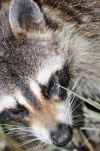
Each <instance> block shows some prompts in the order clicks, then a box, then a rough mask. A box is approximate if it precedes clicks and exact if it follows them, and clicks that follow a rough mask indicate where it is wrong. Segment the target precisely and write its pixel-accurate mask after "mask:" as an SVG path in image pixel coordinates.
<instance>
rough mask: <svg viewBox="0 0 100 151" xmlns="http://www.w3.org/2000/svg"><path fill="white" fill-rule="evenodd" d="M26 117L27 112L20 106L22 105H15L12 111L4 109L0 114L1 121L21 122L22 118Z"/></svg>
mask: <svg viewBox="0 0 100 151" xmlns="http://www.w3.org/2000/svg"><path fill="white" fill-rule="evenodd" d="M26 116H28V111H27V109H26V108H25V107H24V106H22V105H17V107H16V108H13V109H7V110H6V109H5V110H4V111H3V112H2V113H1V114H0V120H2V121H4V120H5V121H9V120H13V121H23V120H24V117H26Z"/></svg>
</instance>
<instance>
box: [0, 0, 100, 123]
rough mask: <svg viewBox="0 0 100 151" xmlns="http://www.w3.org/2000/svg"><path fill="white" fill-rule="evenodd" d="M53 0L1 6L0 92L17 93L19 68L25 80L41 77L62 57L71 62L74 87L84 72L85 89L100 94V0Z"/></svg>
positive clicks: (82, 86)
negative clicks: (6, 6) (40, 75)
mask: <svg viewBox="0 0 100 151" xmlns="http://www.w3.org/2000/svg"><path fill="white" fill-rule="evenodd" d="M50 2H51V1H45V0H44V1H42V2H41V1H40V3H41V5H42V8H40V6H41V5H40V6H39V4H37V3H35V2H34V1H32V0H22V1H21V0H12V1H11V3H10V9H9V11H8V10H7V9H6V8H5V9H4V7H3V9H4V11H3V9H1V11H0V33H1V35H0V96H5V95H14V94H15V91H16V90H17V88H18V87H17V85H16V83H15V81H14V77H13V74H16V75H18V77H21V78H23V79H24V81H25V83H28V82H29V79H31V80H34V81H38V80H37V79H38V78H37V77H38V74H39V72H41V71H42V69H44V68H46V69H48V68H49V67H50V65H51V64H52V68H53V67H54V66H55V64H56V62H57V58H59V60H60V61H61V67H62V68H63V67H64V66H66V68H68V72H69V73H68V74H69V75H70V82H69V88H72V85H71V83H72V81H73V82H74V83H75V82H76V80H77V79H78V78H79V77H81V80H80V83H79V85H80V90H79V93H80V94H81V95H82V94H84V93H85V94H86V95H89V96H90V95H96V96H97V97H98V98H100V18H99V17H100V10H99V7H100V4H99V2H98V1H97V0H89V1H87V2H86V0H84V1H81V0H80V1H78V4H77V1H74V2H75V3H74V2H73V1H70V2H67V1H66V0H65V1H63V2H62V3H60V0H59V3H56V2H55V3H54V1H53V0H52V3H50ZM85 2H86V4H85ZM22 6H23V7H22ZM53 6H54V7H55V8H53ZM60 6H62V7H60ZM75 6H77V7H75ZM79 6H80V7H79ZM29 8H30V9H31V10H30V9H29ZM64 8H65V9H64ZM79 8H80V9H82V11H81V10H80V9H79ZM25 9H26V10H27V11H26V10H25ZM69 10H70V11H69ZM68 11H69V12H70V13H69V12H68ZM22 12H24V13H25V14H24V15H25V18H24V19H25V20H23V19H22V18H21V15H22V14H21V13H22ZM74 13H75V15H74ZM28 17H29V18H28ZM19 18H20V19H19ZM27 19H28V20H27ZM52 60H55V62H53V61H52ZM60 61H59V62H60ZM59 64H60V63H59ZM53 72H54V71H52V73H51V76H52V75H53V74H55V73H53ZM55 72H56V71H55ZM43 78H45V77H43ZM48 80H49V79H48ZM28 84H29V83H28ZM39 84H41V83H39ZM99 101H100V99H99ZM51 119H52V118H51ZM51 121H52V120H51Z"/></svg>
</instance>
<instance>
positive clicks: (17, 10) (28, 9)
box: [9, 0, 45, 35]
mask: <svg viewBox="0 0 100 151" xmlns="http://www.w3.org/2000/svg"><path fill="white" fill-rule="evenodd" d="M9 23H10V26H11V29H12V31H13V33H14V35H16V34H17V35H18V34H20V33H27V32H32V31H36V30H42V29H43V27H44V26H45V20H44V15H43V12H42V11H41V9H40V8H39V6H38V4H37V3H36V2H34V1H33V0H12V2H11V7H10V11H9Z"/></svg>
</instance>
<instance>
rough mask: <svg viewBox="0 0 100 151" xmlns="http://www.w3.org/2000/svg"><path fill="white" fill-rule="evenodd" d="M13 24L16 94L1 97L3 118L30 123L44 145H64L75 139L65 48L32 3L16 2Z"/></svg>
mask: <svg viewBox="0 0 100 151" xmlns="http://www.w3.org/2000/svg"><path fill="white" fill-rule="evenodd" d="M9 24H10V28H11V30H12V33H13V34H14V38H15V41H16V42H14V39H13V40H12V39H11V41H12V43H13V46H14V47H13V48H11V49H9V52H10V53H9V55H8V56H9V57H8V69H9V71H8V72H9V73H10V79H11V80H12V81H11V82H10V85H11V84H12V85H14V92H13V93H11V94H6V95H3V96H1V98H0V112H1V113H0V119H1V120H4V119H5V120H12V121H17V122H20V123H25V124H27V126H28V129H29V131H31V133H32V134H33V136H35V137H36V138H37V139H39V140H41V141H42V142H45V143H49V144H54V145H56V146H59V147H61V146H64V145H66V144H68V143H69V142H70V141H71V139H72V136H73V132H72V125H73V121H72V109H71V102H70V99H69V98H68V92H67V89H66V88H68V86H69V81H70V73H69V66H68V65H67V63H66V56H65V47H64V48H63V50H60V49H62V48H60V44H59V38H58V39H57V38H56V35H58V31H55V32H54V31H52V30H51V29H49V28H48V27H47V26H46V21H45V18H44V14H43V12H42V11H41V9H40V8H39V6H38V5H37V4H36V3H35V2H34V1H32V0H12V2H11V6H10V11H9ZM59 31H60V30H59ZM59 35H60V34H59ZM57 37H59V36H57ZM23 40H25V41H24V42H22V43H21V41H23ZM66 45H67V43H66ZM66 47H67V48H68V46H66ZM66 51H67V50H66ZM11 52H12V53H11ZM66 53H67V52H66Z"/></svg>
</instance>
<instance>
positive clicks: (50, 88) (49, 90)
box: [40, 76, 56, 99]
mask: <svg viewBox="0 0 100 151" xmlns="http://www.w3.org/2000/svg"><path fill="white" fill-rule="evenodd" d="M40 87H41V89H42V93H43V95H44V97H46V98H47V99H50V97H51V96H52V95H53V94H54V93H55V90H56V79H55V78H54V77H53V76H52V77H51V78H50V80H49V83H48V85H47V86H44V85H41V86H40Z"/></svg>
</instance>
